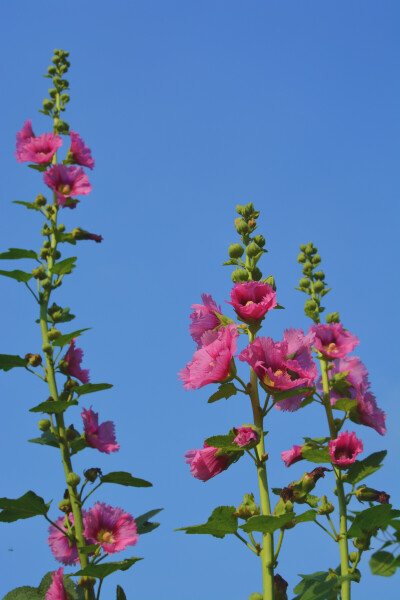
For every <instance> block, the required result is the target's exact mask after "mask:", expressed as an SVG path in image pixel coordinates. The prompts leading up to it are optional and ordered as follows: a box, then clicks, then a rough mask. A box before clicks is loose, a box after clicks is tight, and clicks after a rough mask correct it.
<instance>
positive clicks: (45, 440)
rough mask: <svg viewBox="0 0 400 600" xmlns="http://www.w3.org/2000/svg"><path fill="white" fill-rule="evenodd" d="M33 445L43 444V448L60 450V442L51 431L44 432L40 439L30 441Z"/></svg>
mask: <svg viewBox="0 0 400 600" xmlns="http://www.w3.org/2000/svg"><path fill="white" fill-rule="evenodd" d="M28 442H31V443H32V444H41V445H42V446H51V447H52V448H58V447H59V445H58V442H57V440H56V438H55V437H54V435H53V434H52V433H51V431H44V432H43V433H42V435H41V436H40V438H34V439H32V440H28Z"/></svg>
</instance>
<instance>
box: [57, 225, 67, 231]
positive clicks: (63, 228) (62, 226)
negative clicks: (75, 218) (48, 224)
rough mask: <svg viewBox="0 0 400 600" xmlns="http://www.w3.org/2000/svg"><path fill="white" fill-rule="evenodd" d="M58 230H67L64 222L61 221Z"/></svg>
mask: <svg viewBox="0 0 400 600" xmlns="http://www.w3.org/2000/svg"><path fill="white" fill-rule="evenodd" d="M57 231H59V232H60V233H63V232H64V231H65V225H64V223H60V225H59V226H58V227H57Z"/></svg>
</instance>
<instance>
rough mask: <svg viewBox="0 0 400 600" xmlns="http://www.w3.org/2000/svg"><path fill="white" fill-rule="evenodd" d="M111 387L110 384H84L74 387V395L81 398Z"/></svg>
mask: <svg viewBox="0 0 400 600" xmlns="http://www.w3.org/2000/svg"><path fill="white" fill-rule="evenodd" d="M112 387H113V385H112V383H84V384H83V385H80V386H79V387H75V388H74V392H75V394H78V396H83V395H84V394H92V393H93V392H101V391H102V390H109V389H110V388H112Z"/></svg>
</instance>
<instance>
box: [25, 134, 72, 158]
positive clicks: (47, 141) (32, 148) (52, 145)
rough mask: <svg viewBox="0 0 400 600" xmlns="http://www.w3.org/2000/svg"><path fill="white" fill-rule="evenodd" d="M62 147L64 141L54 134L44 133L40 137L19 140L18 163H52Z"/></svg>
mask: <svg viewBox="0 0 400 600" xmlns="http://www.w3.org/2000/svg"><path fill="white" fill-rule="evenodd" d="M60 146H62V139H61V138H60V136H59V135H55V134H54V133H42V135H39V136H38V137H29V138H26V139H22V140H17V151H16V153H15V156H16V157H17V161H18V162H20V163H22V162H31V163H36V164H38V165H45V164H47V163H50V162H51V160H52V158H53V156H54V154H55V153H56V152H57V150H58V148H60Z"/></svg>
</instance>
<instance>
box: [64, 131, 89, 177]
mask: <svg viewBox="0 0 400 600" xmlns="http://www.w3.org/2000/svg"><path fill="white" fill-rule="evenodd" d="M69 134H70V136H71V147H70V149H69V151H70V153H71V159H72V161H73V162H74V163H76V164H78V165H81V166H82V167H88V169H93V168H94V159H93V157H92V152H91V150H90V148H88V146H86V144H85V142H84V141H83V139H82V138H81V136H80V135H79V133H76V131H70V132H69Z"/></svg>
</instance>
